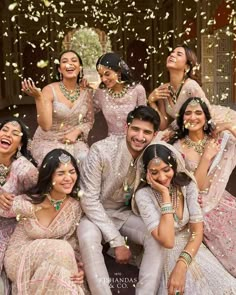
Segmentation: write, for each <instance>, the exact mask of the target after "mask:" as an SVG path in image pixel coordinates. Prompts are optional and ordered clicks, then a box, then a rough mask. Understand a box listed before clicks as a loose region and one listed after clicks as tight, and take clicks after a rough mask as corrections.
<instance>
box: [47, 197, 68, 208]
mask: <svg viewBox="0 0 236 295" xmlns="http://www.w3.org/2000/svg"><path fill="white" fill-rule="evenodd" d="M46 196H47V198H48V200H49V201H50V203H51V205H52V206H53V207H54V208H55V210H56V211H59V210H60V208H61V205H62V204H63V203H64V201H65V199H66V198H67V195H66V196H65V197H64V198H63V199H61V200H55V199H53V198H52V197H51V196H50V195H49V194H46Z"/></svg>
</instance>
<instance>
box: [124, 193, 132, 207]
mask: <svg viewBox="0 0 236 295" xmlns="http://www.w3.org/2000/svg"><path fill="white" fill-rule="evenodd" d="M130 199H131V194H130V193H128V194H126V195H125V205H126V206H129V204H130Z"/></svg>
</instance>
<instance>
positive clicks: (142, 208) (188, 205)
mask: <svg viewBox="0 0 236 295" xmlns="http://www.w3.org/2000/svg"><path fill="white" fill-rule="evenodd" d="M158 143H159V144H162V145H165V146H167V147H168V149H169V150H171V152H172V153H173V157H175V158H176V160H177V172H184V173H185V174H187V175H188V176H189V177H191V178H192V179H193V180H192V181H191V182H190V183H189V184H188V185H186V186H182V187H181V191H182V195H183V202H184V204H183V205H184V206H183V217H182V219H179V218H174V229H175V244H174V247H173V248H172V249H164V251H165V253H164V269H163V272H162V277H161V282H160V287H159V290H158V293H157V294H158V295H167V294H168V289H167V285H168V279H169V276H170V274H171V272H172V270H173V269H174V267H175V264H176V262H177V259H178V258H179V256H180V253H181V252H182V251H183V250H184V248H185V246H186V245H187V243H188V242H189V239H190V237H191V231H190V229H189V224H190V223H192V224H194V223H199V222H202V221H203V216H202V210H201V208H200V205H199V203H198V188H197V185H196V183H195V180H194V177H193V176H192V175H191V173H190V172H189V171H188V170H187V169H186V168H185V163H184V159H183V157H182V155H181V154H180V153H179V152H178V151H177V150H176V149H175V148H174V147H173V146H171V145H168V144H166V143H163V142H161V141H159V142H158ZM156 193H157V191H154V190H153V189H152V188H151V187H150V186H146V187H144V188H142V189H139V190H137V192H136V193H135V197H134V200H133V210H134V211H135V212H137V213H139V214H140V215H141V217H142V219H143V221H144V223H145V225H146V227H147V229H148V231H149V233H150V234H151V232H152V231H153V230H154V229H156V228H157V227H158V225H159V223H160V220H161V208H160V202H159V200H158V198H157V196H156ZM157 194H158V193H157ZM136 206H137V207H136ZM137 208H138V210H139V211H137ZM220 278H223V280H222V279H220ZM184 294H185V295H203V294H204V295H205V294H206V295H215V294H217V295H226V294H231V295H233V294H236V280H235V278H234V277H233V276H231V275H230V274H229V273H228V272H227V271H226V270H225V269H224V267H223V266H222V265H221V264H220V262H219V261H218V260H217V258H216V257H215V256H214V255H213V254H212V253H211V252H210V251H209V250H208V249H207V248H206V247H205V246H204V245H203V244H201V246H200V248H199V249H198V251H197V253H196V255H195V256H194V258H193V260H192V263H191V264H190V265H189V267H188V269H187V273H186V281H185V287H184Z"/></svg>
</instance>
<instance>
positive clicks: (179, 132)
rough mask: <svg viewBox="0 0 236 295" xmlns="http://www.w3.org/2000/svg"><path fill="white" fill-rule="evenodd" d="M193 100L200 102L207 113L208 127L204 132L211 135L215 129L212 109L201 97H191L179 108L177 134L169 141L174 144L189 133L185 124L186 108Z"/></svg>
mask: <svg viewBox="0 0 236 295" xmlns="http://www.w3.org/2000/svg"><path fill="white" fill-rule="evenodd" d="M193 100H195V101H196V102H198V103H199V105H200V106H201V108H202V110H203V112H204V114H205V117H206V127H205V128H204V133H206V134H208V135H211V133H212V131H213V130H214V126H213V123H212V118H211V114H210V111H209V109H208V107H207V105H206V103H205V102H204V101H203V100H202V99H201V98H200V97H189V98H188V99H187V100H186V101H185V102H184V103H183V105H182V106H181V108H180V110H179V114H178V116H177V119H176V123H177V126H178V129H177V131H176V134H175V135H174V136H173V137H172V138H171V139H170V141H169V143H171V144H173V143H174V142H175V141H177V140H178V139H182V138H184V137H185V136H186V135H188V133H189V131H188V129H187V128H185V124H184V113H185V110H186V108H187V106H188V105H189V103H190V102H191V101H193Z"/></svg>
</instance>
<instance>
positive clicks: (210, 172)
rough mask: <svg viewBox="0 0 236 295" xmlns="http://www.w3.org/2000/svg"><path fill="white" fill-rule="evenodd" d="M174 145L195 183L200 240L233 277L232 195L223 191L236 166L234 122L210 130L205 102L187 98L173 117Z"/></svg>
mask: <svg viewBox="0 0 236 295" xmlns="http://www.w3.org/2000/svg"><path fill="white" fill-rule="evenodd" d="M177 124H178V127H179V130H178V133H177V138H175V139H174V140H173V141H176V140H177V141H176V142H175V143H174V146H175V147H176V148H177V149H178V150H179V151H180V152H181V153H182V154H183V155H184V157H185V161H186V165H187V168H188V169H189V170H190V171H192V173H194V176H195V178H196V180H197V183H198V188H199V194H200V200H199V201H200V202H201V205H202V209H203V214H204V243H205V244H206V245H207V246H208V248H209V249H210V250H211V251H212V253H213V254H214V255H215V256H216V257H217V258H218V260H219V261H220V262H221V263H222V264H223V265H224V267H225V268H226V269H227V270H228V271H229V272H230V273H231V274H232V275H233V276H234V277H236V228H235V226H236V198H235V197H233V196H232V195H231V194H230V193H229V192H227V191H226V185H227V182H228V180H229V177H230V174H231V172H232V171H233V169H234V168H235V166H236V121H234V122H223V123H218V125H216V128H215V129H213V127H212V125H211V115H210V112H209V109H208V107H207V105H206V103H205V102H204V101H203V100H202V99H201V98H197V97H191V98H189V99H188V100H187V101H186V102H185V103H184V104H183V105H182V107H181V109H180V111H179V116H178V118H177Z"/></svg>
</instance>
